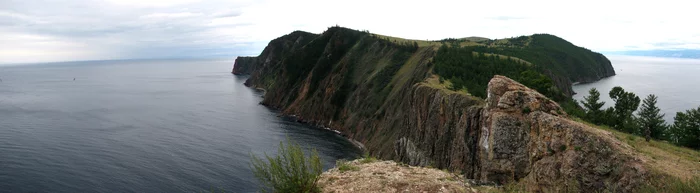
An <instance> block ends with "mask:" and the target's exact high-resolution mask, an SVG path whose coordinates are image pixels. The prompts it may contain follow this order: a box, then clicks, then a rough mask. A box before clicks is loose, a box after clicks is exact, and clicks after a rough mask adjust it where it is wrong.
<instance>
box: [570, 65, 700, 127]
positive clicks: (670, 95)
mask: <svg viewBox="0 0 700 193" xmlns="http://www.w3.org/2000/svg"><path fill="white" fill-rule="evenodd" d="M608 59H610V61H611V62H612V65H613V67H614V68H615V72H616V73H617V75H616V76H613V77H609V78H606V79H603V80H600V81H598V82H594V83H589V84H580V85H575V86H574V92H576V93H578V94H576V95H574V98H575V99H576V100H579V101H580V100H583V97H584V96H588V90H589V89H591V88H593V87H595V88H596V89H598V91H599V92H600V93H601V98H602V99H603V101H605V105H606V107H608V106H611V105H614V102H613V101H612V100H611V99H610V97H609V95H608V92H610V90H611V89H612V88H613V87H615V86H621V87H622V88H624V89H625V91H628V92H629V91H631V92H633V93H635V94H637V96H639V98H640V99H642V100H644V98H645V97H646V96H647V95H649V94H655V95H656V96H658V97H659V99H658V104H657V105H658V106H659V108H661V112H662V113H665V114H666V116H665V117H664V119H665V120H666V122H667V123H669V124H672V123H673V117H674V116H675V115H676V112H682V111H685V110H688V109H691V108H697V107H698V106H700V97H699V96H700V60H697V59H676V58H654V57H639V56H608ZM640 106H641V105H640Z"/></svg>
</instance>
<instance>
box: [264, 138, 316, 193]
mask: <svg viewBox="0 0 700 193" xmlns="http://www.w3.org/2000/svg"><path fill="white" fill-rule="evenodd" d="M251 159H252V163H251V168H252V169H253V174H255V177H257V178H258V180H260V182H261V183H262V185H263V186H264V187H262V189H261V191H263V192H266V191H267V190H268V189H271V190H272V191H274V192H320V189H319V187H318V186H317V181H318V178H319V175H321V172H323V171H322V165H321V158H319V156H318V152H316V150H315V149H314V150H312V151H311V154H309V155H308V156H306V155H305V154H304V151H303V150H302V149H301V146H300V145H299V144H297V143H295V142H293V141H291V140H290V139H287V140H286V145H285V144H284V143H282V142H280V146H279V150H278V152H277V155H276V156H268V155H267V154H265V158H259V157H257V156H255V155H252V154H251Z"/></svg>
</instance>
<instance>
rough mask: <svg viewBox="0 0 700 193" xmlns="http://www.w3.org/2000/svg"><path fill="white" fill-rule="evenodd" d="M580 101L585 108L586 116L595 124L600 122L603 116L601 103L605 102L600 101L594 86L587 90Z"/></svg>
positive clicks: (598, 93)
mask: <svg viewBox="0 0 700 193" xmlns="http://www.w3.org/2000/svg"><path fill="white" fill-rule="evenodd" d="M583 99H584V100H583V101H581V103H582V104H583V106H584V107H585V108H586V118H588V120H589V121H591V122H593V123H595V124H601V123H602V122H603V121H602V116H603V110H602V108H603V105H605V102H600V92H598V90H597V89H596V88H591V90H589V91H588V96H586V97H583Z"/></svg>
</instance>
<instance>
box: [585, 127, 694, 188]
mask: <svg viewBox="0 0 700 193" xmlns="http://www.w3.org/2000/svg"><path fill="white" fill-rule="evenodd" d="M573 120H575V121H578V122H581V123H584V124H586V125H589V126H591V127H593V128H597V129H601V130H605V131H609V132H610V133H612V134H613V135H614V137H615V138H616V139H618V140H620V141H621V142H623V143H626V144H628V145H629V146H630V147H631V148H632V149H633V150H634V151H636V152H638V153H640V154H641V155H642V158H643V159H645V160H647V161H646V166H645V167H647V168H648V169H649V172H650V174H651V177H650V179H649V182H648V183H646V184H645V185H644V186H642V187H639V190H638V192H700V172H698V171H700V151H696V150H693V149H689V148H685V147H680V146H676V145H673V144H671V143H669V142H667V141H659V140H651V141H649V142H647V141H646V140H639V139H641V138H640V137H638V136H635V135H632V134H629V133H624V132H620V131H618V130H615V129H612V128H610V127H608V126H605V125H602V126H601V125H594V124H591V123H589V122H586V121H583V120H581V119H578V118H574V119H573Z"/></svg>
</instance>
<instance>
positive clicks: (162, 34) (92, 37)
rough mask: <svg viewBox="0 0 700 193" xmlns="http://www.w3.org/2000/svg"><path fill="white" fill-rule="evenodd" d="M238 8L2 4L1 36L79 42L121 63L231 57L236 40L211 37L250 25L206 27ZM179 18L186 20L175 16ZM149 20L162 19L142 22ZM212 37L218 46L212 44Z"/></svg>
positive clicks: (44, 0)
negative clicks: (111, 54) (114, 54)
mask: <svg viewBox="0 0 700 193" xmlns="http://www.w3.org/2000/svg"><path fill="white" fill-rule="evenodd" d="M239 6H241V5H237V4H235V3H230V2H228V1H207V2H206V4H205V3H199V4H184V5H177V6H168V7H129V6H121V5H114V4H109V3H108V2H102V1H93V0H81V1H55V0H32V1H23V0H20V1H15V0H3V1H0V32H2V31H8V32H13V33H15V34H28V35H40V36H45V37H50V38H52V39H56V40H60V41H65V42H80V43H84V44H86V45H88V46H89V48H88V49H104V48H106V47H109V48H110V50H121V52H120V53H124V54H123V56H121V57H123V58H146V57H147V56H152V57H166V56H181V57H202V56H209V55H211V54H210V53H219V54H221V53H231V54H235V53H236V52H241V50H238V49H239V48H234V47H233V46H232V45H234V44H236V43H239V42H235V41H236V40H235V39H236V38H234V37H232V36H224V37H215V36H214V35H211V34H212V32H213V31H215V30H217V29H220V28H236V27H239V26H245V25H250V23H245V22H242V23H235V24H225V25H210V22H211V21H212V20H214V19H217V18H226V19H235V18H236V17H238V16H240V15H241V14H242V12H241V11H240V9H237V8H236V7H239ZM232 8H233V9H232ZM179 13H191V14H180V15H177V14H179ZM154 14H155V15H158V14H160V15H159V16H161V17H144V16H148V15H154ZM169 14H172V15H169ZM170 16H174V17H170ZM213 37H214V38H216V40H217V41H212V39H211V38H213ZM0 43H2V42H0ZM144 53H147V54H144Z"/></svg>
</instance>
